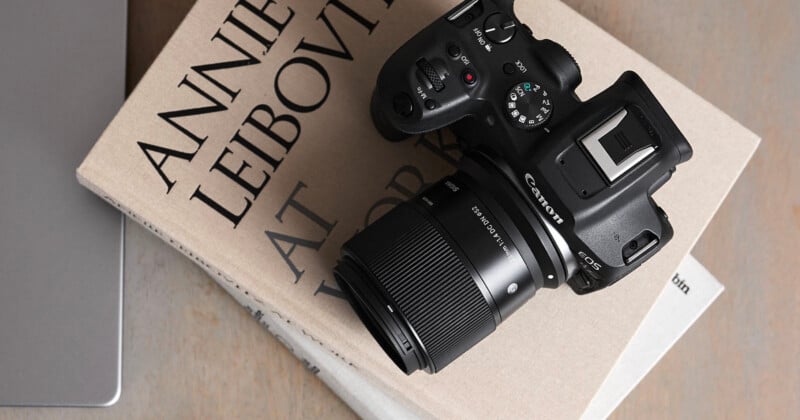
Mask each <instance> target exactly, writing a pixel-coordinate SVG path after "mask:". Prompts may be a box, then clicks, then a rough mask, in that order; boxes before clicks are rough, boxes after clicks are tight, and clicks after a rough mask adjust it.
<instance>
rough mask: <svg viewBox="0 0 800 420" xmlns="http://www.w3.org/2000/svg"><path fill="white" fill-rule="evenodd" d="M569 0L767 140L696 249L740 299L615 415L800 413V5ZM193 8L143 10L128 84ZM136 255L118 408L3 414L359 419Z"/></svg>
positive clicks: (150, 245) (136, 2)
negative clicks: (797, 249) (798, 250)
mask: <svg viewBox="0 0 800 420" xmlns="http://www.w3.org/2000/svg"><path fill="white" fill-rule="evenodd" d="M520 1H523V0H520ZM566 2H567V3H568V4H569V5H570V6H572V7H573V8H575V9H577V10H578V11H580V12H581V13H582V14H583V15H585V16H586V17H588V18H589V19H590V20H592V21H594V22H596V23H597V24H598V25H600V26H601V27H603V28H604V29H606V30H607V31H609V32H610V33H612V34H613V35H615V36H616V37H617V38H619V39H620V40H621V41H622V42H624V43H626V44H628V45H629V46H631V47H632V48H634V49H635V50H637V51H638V52H640V53H641V54H643V55H644V56H645V57H647V58H648V59H650V60H651V61H653V62H654V63H656V64H657V65H659V66H660V67H662V68H663V69H664V70H666V71H667V72H668V73H670V74H672V75H673V76H674V77H676V78H677V79H679V80H680V81H682V82H683V83H684V84H686V85H687V86H689V87H690V88H692V89H693V90H695V91H696V92H698V93H699V94H700V95H701V96H703V97H705V98H707V99H708V100H709V101H711V102H712V103H714V104H716V105H717V106H719V107H720V108H721V109H722V110H724V111H725V112H727V113H729V114H730V115H731V116H733V117H734V118H736V119H737V120H739V121H741V122H742V123H743V124H744V125H745V126H747V127H748V128H750V129H752V130H754V131H755V132H757V133H759V134H761V135H762V136H763V137H764V141H763V143H762V146H761V148H760V149H759V151H758V152H757V154H756V156H755V158H754V159H753V161H752V163H751V164H750V165H749V167H748V168H747V169H746V170H745V171H744V174H743V176H742V179H741V180H740V181H739V182H738V183H737V185H736V187H735V188H734V189H733V191H732V192H731V195H730V196H729V198H728V199H727V200H726V201H725V203H724V204H723V206H722V208H721V209H720V212H719V214H718V215H717V217H716V218H715V219H714V221H713V222H712V223H711V225H710V226H709V228H708V231H707V232H706V234H705V235H703V237H702V239H701V240H700V242H699V243H698V244H697V247H696V249H695V251H694V253H695V255H696V256H698V257H699V259H700V260H701V261H703V262H704V263H705V264H706V266H707V267H708V268H709V269H710V270H711V271H712V272H713V273H714V274H716V275H717V276H718V277H719V279H720V280H721V281H722V282H723V283H725V285H726V287H727V291H726V292H725V294H723V296H722V297H721V298H720V299H719V301H717V303H715V304H714V305H713V306H712V308H711V309H710V310H709V311H708V313H707V314H706V315H704V316H703V318H702V319H701V320H700V321H699V322H698V323H697V324H696V325H695V326H693V327H692V329H691V330H690V331H689V332H688V333H687V334H686V336H685V337H684V338H683V339H681V341H680V342H679V343H678V344H677V345H676V346H675V348H674V349H673V350H671V351H670V352H669V353H668V354H667V356H666V357H665V358H664V359H663V360H662V361H661V363H660V364H659V365H658V366H657V367H656V368H655V370H654V371H653V372H652V373H650V375H648V377H647V378H646V379H645V380H644V381H643V382H642V383H641V384H640V385H639V387H638V388H637V389H636V390H635V391H634V392H633V393H632V394H631V396H630V397H629V398H628V399H627V400H626V401H625V402H624V403H623V404H622V406H621V407H620V408H619V409H618V410H617V412H616V413H615V415H614V417H615V418H717V417H724V418H754V417H756V418H762V417H763V418H797V417H798V416H800V367H799V366H800V365H799V364H798V360H797V359H798V355H800V307H799V306H798V302H800V287H798V285H797V279H796V278H797V276H796V275H795V274H794V273H795V272H796V268H795V266H794V263H795V262H796V261H797V260H798V258H797V257H795V256H794V255H793V250H794V248H793V247H794V245H795V244H796V243H797V242H798V239H800V188H798V185H799V184H800V168H798V164H800V142H798V141H797V140H796V137H797V135H798V133H800V111H798V110H800V82H798V78H797V76H798V75H800V30H799V29H798V26H797V22H800V3H798V2H797V1H796V0H775V1H770V2H766V1H759V0H703V1H696V0H695V1H691V0H677V1H671V2H657V1H640V0H608V1H604V2H597V1H590V0H567V1H566ZM192 4H193V1H192V0H173V1H170V2H164V1H158V0H130V14H129V23H130V25H129V50H128V70H129V73H128V89H129V90H130V89H131V88H132V87H133V86H134V85H135V84H136V82H137V81H138V80H139V78H140V77H141V76H142V74H143V73H144V71H145V69H146V68H147V67H148V66H149V63H150V62H152V60H153V59H154V58H155V56H156V55H157V53H158V51H160V49H161V47H162V46H163V45H164V43H165V42H166V41H167V39H168V37H169V35H170V34H171V33H172V31H173V30H174V29H175V27H176V26H177V24H178V23H179V22H180V20H181V19H182V18H183V16H184V15H185V14H186V12H187V11H188V9H189V8H190V7H191V5H192ZM534 30H535V28H534ZM586 71H588V69H587V70H586ZM710 135H713V133H710ZM126 245H127V251H126V269H127V275H126V284H125V329H124V349H125V352H124V358H123V359H124V367H123V394H122V398H121V399H120V401H119V403H118V404H117V405H116V406H114V407H112V408H109V409H100V410H97V409H0V419H5V418H17V417H21V418H197V417H203V418H217V417H226V418H228V417H230V418H234V417H268V418H319V417H324V418H352V417H354V414H353V413H352V412H351V411H350V410H349V408H348V407H347V406H346V405H344V404H343V403H342V402H341V401H340V400H339V399H338V398H337V397H336V396H335V395H334V394H333V393H332V392H331V391H330V390H328V389H327V388H326V387H325V386H324V384H322V383H321V382H320V381H319V380H318V379H317V378H316V377H315V376H314V375H313V374H312V373H311V372H309V371H307V370H306V369H305V368H304V366H303V364H302V363H301V362H300V361H298V360H297V359H295V358H294V356H292V355H291V353H289V351H288V350H286V349H285V348H284V347H283V346H282V345H281V344H280V343H279V342H278V341H277V340H276V339H274V338H273V337H272V336H271V335H270V334H268V333H267V332H265V331H263V330H261V328H260V327H259V326H258V324H257V323H256V322H253V321H252V320H251V319H250V318H249V316H248V315H247V313H246V312H245V311H244V310H243V309H241V308H240V307H239V306H238V304H236V303H235V302H234V301H233V300H232V299H230V298H229V297H228V296H227V295H226V294H225V292H223V291H222V290H221V289H220V288H219V287H218V286H216V284H214V283H213V281H212V280H210V279H209V278H208V277H207V276H206V275H205V274H204V273H203V272H202V271H200V270H199V269H198V268H196V267H195V266H194V265H193V264H192V263H191V262H190V261H189V260H187V259H185V258H183V257H181V256H180V255H179V254H178V253H177V252H175V251H173V250H171V249H170V248H169V247H168V246H167V245H165V244H163V243H162V242H161V241H160V240H158V239H157V238H155V237H153V236H152V235H150V234H149V233H146V232H145V231H144V230H142V228H140V227H139V226H137V225H135V224H133V223H129V224H128V238H127V244H126Z"/></svg>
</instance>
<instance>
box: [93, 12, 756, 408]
mask: <svg viewBox="0 0 800 420" xmlns="http://www.w3.org/2000/svg"><path fill="white" fill-rule="evenodd" d="M457 3H458V2H457V1H455V0H448V1H437V2H429V1H423V0H328V1H326V0H304V1H300V0H268V1H259V0H239V1H233V0H231V1H212V0H200V1H198V3H197V4H196V5H195V7H194V8H193V9H192V11H191V12H190V13H189V15H188V16H187V18H186V19H185V20H184V22H183V23H182V24H181V26H180V27H179V29H178V30H177V31H176V33H175V35H174V36H173V38H172V39H171V40H170V42H169V43H168V44H167V46H166V47H165V48H164V50H163V51H162V53H161V54H160V56H159V57H158V59H157V60H156V61H155V63H154V64H153V66H152V67H151V68H150V70H149V71H148V72H147V74H146V75H145V77H144V78H143V79H142V81H141V82H140V84H139V85H138V86H137V88H136V89H135V90H134V92H133V93H132V94H131V96H130V98H129V99H128V101H127V102H126V104H125V105H124V107H123V108H122V110H121V111H120V112H119V114H118V115H117V116H116V117H115V118H114V120H113V121H112V122H111V124H110V125H109V127H108V128H107V129H106V130H105V132H104V133H103V135H102V136H101V138H100V139H99V140H98V142H97V144H96V145H95V147H94V148H93V150H92V151H91V153H90V154H89V156H88V157H87V158H86V160H85V161H84V162H83V164H82V165H81V166H80V168H79V169H78V178H79V180H80V182H81V183H82V184H83V185H85V186H86V187H88V188H89V189H91V190H92V191H94V192H95V193H97V194H98V195H100V196H101V197H103V198H105V199H106V200H107V201H109V202H110V203H111V204H112V205H114V206H117V207H118V208H120V209H121V210H122V211H123V212H124V213H125V214H127V215H128V216H129V217H131V218H132V219H134V220H136V221H138V222H140V223H141V224H143V225H144V226H145V227H147V228H148V229H150V230H151V231H152V232H153V233H154V234H156V235H158V236H159V237H161V238H162V239H164V240H165V241H167V242H168V243H170V244H171V245H173V246H174V247H176V248H177V249H179V250H180V251H181V252H183V253H184V254H185V255H186V256H187V257H188V258H191V259H192V260H194V261H195V262H196V263H197V264H199V265H200V266H202V267H203V268H204V269H205V270H206V271H207V272H208V273H209V274H210V275H211V276H212V277H213V278H214V279H215V280H216V281H217V282H218V283H220V284H221V285H222V286H223V287H224V288H225V289H226V290H228V291H229V292H230V293H231V295H232V296H233V297H234V298H236V299H237V300H238V301H239V302H240V303H241V304H243V305H245V306H246V307H248V308H250V310H252V311H253V313H254V315H255V316H256V318H261V319H262V320H268V322H265V323H266V324H268V325H270V324H273V325H274V324H275V323H279V324H280V325H281V326H283V327H285V328H289V329H291V330H292V331H294V332H297V333H299V334H302V336H303V337H306V338H307V339H308V340H310V341H311V342H313V343H315V345H317V346H319V348H321V349H323V350H324V351H325V352H326V353H327V354H329V355H331V356H332V357H335V358H336V359H338V360H339V361H341V362H342V363H343V364H344V365H345V366H346V367H347V368H348V369H350V370H351V371H352V372H355V373H357V374H358V376H359V377H360V378H363V380H365V381H368V383H370V384H371V385H373V386H375V387H377V388H378V389H380V390H381V391H382V392H384V393H385V394H386V395H391V396H393V397H394V398H396V399H397V400H398V401H400V402H401V403H402V404H403V405H404V406H406V407H413V410H415V412H416V413H418V414H419V415H423V416H435V417H447V418H469V417H493V418H494V417H500V418H517V417H531V416H534V415H535V416H537V417H556V416H559V417H576V416H579V415H580V414H581V413H582V412H583V411H584V409H585V408H586V407H587V405H588V404H589V402H590V400H591V398H592V396H593V395H594V394H595V391H597V389H598V388H599V387H600V385H601V383H602V382H603V380H604V379H605V378H606V376H607V375H608V373H609V371H610V370H611V369H612V366H613V365H614V363H615V361H616V360H617V358H618V357H619V355H620V354H621V353H622V351H623V349H624V348H625V346H626V344H627V343H628V342H629V341H630V339H631V337H632V336H633V335H634V332H635V331H636V329H637V327H638V326H639V325H640V323H641V322H642V319H643V318H644V317H645V314H646V313H647V312H648V310H649V309H650V307H651V306H652V305H653V303H654V301H655V300H656V297H657V296H658V295H659V292H660V291H661V289H662V288H663V285H664V283H665V282H666V281H667V280H669V279H670V278H671V277H672V276H673V275H674V273H675V271H676V269H677V267H678V264H679V263H680V262H681V260H682V259H683V258H684V257H685V256H686V255H687V254H688V252H689V251H690V249H691V247H692V245H693V244H694V242H695V241H696V239H697V238H698V237H699V235H700V234H701V233H702V231H703V229H704V228H705V226H706V224H707V223H708V221H709V220H710V219H711V217H712V216H713V214H714V212H715V211H716V209H717V207H718V206H719V205H720V203H721V201H722V199H723V198H724V197H725V195H726V194H727V192H728V190H729V189H730V187H731V186H732V184H733V182H734V181H735V180H736V178H737V177H738V175H739V173H740V172H741V170H742V169H743V167H744V165H745V164H746V162H747V161H748V159H749V158H750V156H751V155H752V153H753V151H754V150H755V148H756V146H757V143H758V138H757V136H755V135H754V134H752V133H750V132H749V131H748V130H746V129H745V128H743V127H742V126H741V125H739V124H738V123H736V122H735V121H733V120H732V119H730V118H729V117H727V116H726V115H724V114H723V113H722V112H720V111H719V110H717V109H716V108H714V107H713V106H712V105H710V104H709V103H707V102H706V101H704V100H703V99H701V98H700V97H698V96H697V95H695V94H694V93H692V92H691V91H689V90H688V89H686V88H685V87H683V86H682V85H681V84H680V83H678V82H677V81H675V80H674V79H672V78H670V77H669V76H668V75H666V74H664V73H663V72H662V71H660V70H659V69H658V68H656V67H655V66H653V65H652V64H650V63H649V62H647V61H646V60H644V59H643V58H642V57H640V56H639V55H637V54H636V53H634V52H633V51H631V50H630V49H628V48H627V47H625V46H624V45H622V44H621V43H619V42H618V41H616V40H615V39H613V38H612V37H611V36H609V35H608V34H606V33H605V32H603V31H602V30H601V29H599V28H597V27H596V26H595V25H593V24H591V23H590V22H588V21H586V20H585V19H584V18H582V17H581V16H580V15H578V14H577V13H575V12H574V11H572V10H571V9H569V8H568V7H566V6H565V5H563V4H561V3H559V2H557V1H555V0H532V1H517V3H516V6H515V10H516V14H517V16H518V18H519V19H520V20H522V21H523V22H525V23H527V24H528V25H529V26H530V27H531V28H532V29H533V32H534V35H535V36H537V37H538V38H550V39H553V40H555V41H557V42H559V43H561V44H562V45H564V46H565V47H566V48H567V49H568V50H569V51H570V52H571V53H572V54H573V55H574V57H575V58H576V60H577V61H578V63H579V64H580V65H581V68H582V70H583V83H582V84H581V86H580V87H579V89H578V91H577V93H578V95H579V96H580V97H581V98H584V99H585V98H588V97H590V96H593V95H595V94H596V93H598V92H600V91H601V90H602V89H604V88H605V87H607V86H609V85H610V84H611V83H613V82H614V81H615V80H616V79H617V77H618V76H619V75H620V74H621V73H622V72H623V71H624V70H628V69H630V70H634V71H636V72H637V73H639V75H641V76H642V78H643V79H644V80H645V82H646V83H647V84H648V85H649V86H650V88H651V89H652V91H653V92H654V93H655V95H656V96H657V97H658V98H659V99H660V100H661V102H662V104H663V105H664V107H665V108H666V110H667V111H668V112H669V113H670V115H671V116H672V118H673V119H674V121H675V122H676V124H677V125H678V127H680V128H681V130H682V131H683V133H684V134H685V135H686V137H687V138H688V139H689V142H690V143H691V144H692V146H693V147H694V157H693V159H692V160H691V161H689V162H688V163H687V164H683V165H681V167H680V168H679V170H678V171H677V172H676V173H675V175H674V176H673V178H672V180H671V181H670V182H669V183H667V184H666V185H665V186H664V187H663V188H662V189H660V190H659V191H658V192H657V193H656V194H655V197H654V198H655V200H656V201H657V202H658V203H659V204H660V205H661V206H662V207H663V208H664V209H665V211H666V213H667V214H669V215H670V221H671V223H672V225H673V227H674V228H675V232H676V233H675V237H674V239H673V240H672V241H671V242H670V243H669V244H668V245H667V246H666V247H665V248H664V249H663V250H662V251H661V252H660V253H659V254H658V255H656V256H655V257H653V258H652V259H651V260H649V261H648V262H647V263H645V264H644V265H643V266H642V267H641V268H639V269H638V270H637V271H635V272H634V273H633V274H631V275H630V276H628V277H627V278H625V279H624V280H623V281H620V282H619V283H618V284H616V285H614V286H613V287H611V288H609V289H607V290H604V291H602V292H598V293H594V294H591V295H587V296H577V295H575V294H574V293H572V292H571V291H570V290H569V288H561V289H556V290H541V291H540V292H539V293H538V294H537V296H536V297H535V298H534V299H532V300H531V301H530V302H528V303H527V304H526V305H525V306H524V307H523V308H522V309H520V310H519V311H518V312H517V313H515V314H514V315H513V316H512V317H511V318H510V319H508V320H507V321H505V322H504V323H503V324H502V325H501V326H500V327H499V328H498V330H497V331H496V332H495V333H494V334H492V335H491V336H490V337H489V338H487V339H486V340H484V341H483V342H481V343H480V344H478V345H477V346H476V347H475V348H473V349H472V350H470V351H469V352H468V353H466V354H465V355H464V356H462V357H461V358H459V359H458V360H456V361H455V362H453V363H452V364H451V365H449V366H448V367H447V369H445V370H444V371H442V372H441V373H438V374H436V375H428V374H424V373H417V374H415V375H412V376H406V375H405V374H403V373H402V372H400V371H399V370H398V369H397V367H396V366H394V365H393V364H392V362H391V361H390V360H389V359H388V357H386V356H385V354H384V352H383V351H382V349H381V348H380V347H379V346H378V345H377V343H375V342H374V340H373V339H372V337H371V336H370V335H369V333H368V332H367V330H366V329H365V328H364V326H363V324H362V323H361V322H360V321H359V319H358V318H357V317H356V315H355V314H354V313H353V312H352V310H351V308H350V306H349V305H348V304H347V302H346V301H345V300H343V299H342V297H343V296H342V294H341V292H340V291H339V290H338V289H337V287H336V285H335V282H334V281H333V278H332V275H331V270H332V268H333V266H334V265H335V262H336V259H337V257H338V254H339V249H340V247H341V245H342V243H344V242H345V241H346V240H347V239H349V238H350V237H351V236H352V235H353V234H354V233H355V232H357V231H359V230H360V229H363V228H364V226H365V225H367V224H369V223H370V222H371V221H374V220H376V219H377V218H378V217H380V215H382V214H384V213H385V212H386V211H387V210H388V209H390V208H392V207H393V206H395V205H396V204H397V203H399V202H401V201H403V200H406V199H408V198H409V197H410V196H412V195H413V194H414V193H415V192H417V191H419V190H420V189H421V188H423V187H424V186H425V185H428V184H429V183H431V182H434V181H436V180H438V179H440V178H441V177H442V176H443V175H445V174H448V173H451V172H453V170H454V164H455V163H456V162H457V160H458V158H459V155H458V148H457V147H456V144H455V140H454V139H453V136H452V135H451V134H450V133H449V132H448V131H447V130H442V131H439V132H432V133H427V134H424V135H421V136H418V137H417V138H415V139H413V140H409V141H406V142H403V143H390V142H387V141H385V140H383V139H382V138H381V137H380V135H379V134H378V133H377V131H376V130H375V129H374V127H373V125H372V122H371V119H370V115H369V101H370V97H371V94H372V89H373V86H374V83H375V78H376V77H377V73H378V71H379V69H380V67H381V66H382V65H383V63H384V62H385V60H386V59H387V58H388V57H389V55H390V54H391V53H393V52H394V51H395V50H396V49H397V48H398V47H399V46H401V45H402V44H403V43H404V42H405V41H406V40H407V39H409V38H410V37H411V36H413V35H414V34H415V33H417V32H418V31H419V30H421V29H422V28H423V27H425V26H427V25H428V24H429V23H431V22H432V21H434V20H436V19H439V18H440V17H441V16H442V15H443V14H444V13H446V12H447V11H448V10H450V9H451V8H452V7H453V6H455V5H457ZM323 378H324V379H325V378H327V379H326V380H327V381H329V382H332V381H335V377H332V376H324V377H323ZM334 389H335V387H334Z"/></svg>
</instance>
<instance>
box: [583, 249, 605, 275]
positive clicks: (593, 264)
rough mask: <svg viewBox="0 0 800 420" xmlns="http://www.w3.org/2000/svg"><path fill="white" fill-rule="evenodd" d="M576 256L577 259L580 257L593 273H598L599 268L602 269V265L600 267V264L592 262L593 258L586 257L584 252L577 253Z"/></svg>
mask: <svg viewBox="0 0 800 420" xmlns="http://www.w3.org/2000/svg"><path fill="white" fill-rule="evenodd" d="M578 256H579V257H581V259H582V260H583V262H585V263H586V264H588V265H589V267H591V268H592V269H593V270H594V271H600V269H601V268H603V266H602V265H600V263H599V262H597V261H595V260H594V258H592V257H590V256H588V255H586V253H585V252H583V251H581V252H579V253H578Z"/></svg>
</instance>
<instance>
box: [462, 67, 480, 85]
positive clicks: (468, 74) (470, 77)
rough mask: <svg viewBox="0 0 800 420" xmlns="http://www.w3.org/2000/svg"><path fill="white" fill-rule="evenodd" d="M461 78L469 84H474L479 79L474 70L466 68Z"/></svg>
mask: <svg viewBox="0 0 800 420" xmlns="http://www.w3.org/2000/svg"><path fill="white" fill-rule="evenodd" d="M461 79H462V80H464V83H466V84H468V85H474V84H475V83H476V82H477V81H478V76H477V75H476V74H475V72H474V71H472V70H464V73H463V74H462V75H461Z"/></svg>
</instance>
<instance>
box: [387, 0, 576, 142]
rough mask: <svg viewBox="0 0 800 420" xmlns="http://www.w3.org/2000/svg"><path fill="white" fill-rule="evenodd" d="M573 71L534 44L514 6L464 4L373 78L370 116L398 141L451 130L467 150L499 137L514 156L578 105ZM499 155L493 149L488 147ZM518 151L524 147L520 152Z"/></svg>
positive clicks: (498, 1)
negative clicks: (505, 142)
mask: <svg viewBox="0 0 800 420" xmlns="http://www.w3.org/2000/svg"><path fill="white" fill-rule="evenodd" d="M580 80H581V76H580V70H579V68H578V65H577V64H576V63H575V61H574V60H573V59H572V57H571V56H570V55H569V53H568V52H567V51H566V50H565V49H564V48H563V47H561V46H560V45H559V44H556V43H555V42H552V41H550V40H537V39H535V38H534V37H533V34H532V31H531V29H530V28H529V27H528V26H527V25H525V24H523V23H521V22H520V21H519V20H518V19H517V18H516V16H515V15H514V9H513V1H509V0H505V1H502V0H494V1H493V0H468V1H465V2H464V3H462V4H461V5H459V6H457V7H456V8H454V9H453V10H451V11H450V12H449V13H447V14H446V15H445V16H444V17H443V18H442V19H439V20H437V21H436V22H434V23H433V24H431V25H430V26H429V27H427V28H426V29H424V30H423V31H422V32H420V33H419V34H418V35H416V36H415V37H414V38H412V39H411V40H410V41H408V42H407V43H406V44H405V45H403V46H402V47H401V48H400V49H399V50H398V51H397V52H395V53H394V54H393V55H392V56H391V58H389V60H388V61H387V63H386V64H385V66H384V67H383V69H382V70H381V72H380V75H379V76H378V82H377V86H376V90H375V95H374V97H373V104H372V107H373V109H372V112H373V116H374V117H375V118H374V119H375V120H376V125H377V127H378V129H379V131H381V133H382V134H383V135H384V136H385V137H386V138H389V139H394V140H401V139H403V138H406V137H408V136H409V135H412V134H419V133H424V132H428V131H432V130H436V129H439V128H443V127H446V126H449V125H452V124H454V123H456V124H455V126H454V127H453V129H454V131H456V133H457V134H459V132H464V133H469V135H468V136H460V137H464V139H465V141H467V142H468V143H469V144H466V146H467V147H475V146H478V143H480V141H481V140H476V139H486V141H489V139H493V138H504V139H509V140H511V141H510V142H509V143H508V144H509V146H510V147H512V150H508V153H511V154H517V153H519V152H520V150H519V148H518V147H515V146H519V145H522V146H524V145H528V144H530V143H532V142H533V141H535V139H536V138H537V137H540V136H542V135H544V134H546V129H547V127H548V126H550V125H551V124H553V123H556V122H557V121H558V120H559V118H560V117H562V116H567V115H569V114H570V113H571V111H572V110H573V109H574V108H575V107H576V106H577V105H578V104H579V101H578V100H577V98H576V97H575V95H574V89H575V88H576V87H577V86H578V84H579V83H580ZM492 147H493V148H497V147H498V146H497V145H494V144H493V145H492ZM523 148H524V147H523Z"/></svg>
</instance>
